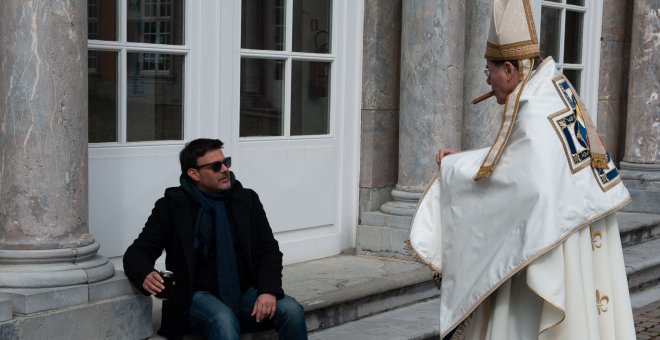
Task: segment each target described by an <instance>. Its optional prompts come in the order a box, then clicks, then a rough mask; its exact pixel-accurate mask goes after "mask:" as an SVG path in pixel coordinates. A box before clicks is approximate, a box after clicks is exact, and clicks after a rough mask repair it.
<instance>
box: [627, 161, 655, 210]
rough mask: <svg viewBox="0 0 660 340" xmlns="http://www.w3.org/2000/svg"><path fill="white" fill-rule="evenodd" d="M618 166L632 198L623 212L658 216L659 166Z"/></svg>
mask: <svg viewBox="0 0 660 340" xmlns="http://www.w3.org/2000/svg"><path fill="white" fill-rule="evenodd" d="M620 166H621V178H622V179H623V183H624V184H625V185H626V187H627V188H628V191H630V196H631V197H632V202H631V203H630V204H628V205H627V206H626V207H625V208H624V209H623V210H624V211H634V212H649V213H656V214H660V164H643V163H629V162H621V164H620Z"/></svg>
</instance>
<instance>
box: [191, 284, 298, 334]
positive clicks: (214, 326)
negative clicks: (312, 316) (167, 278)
mask: <svg viewBox="0 0 660 340" xmlns="http://www.w3.org/2000/svg"><path fill="white" fill-rule="evenodd" d="M256 301H257V290H256V289H255V288H250V289H248V290H247V291H246V292H245V294H243V296H242V297H241V305H240V311H239V313H238V315H236V313H234V312H233V311H232V310H231V308H229V307H227V306H226V305H225V304H224V303H223V302H222V301H221V300H220V299H218V298H217V297H216V296H215V295H213V294H211V293H209V292H203V291H197V292H194V293H193V296H192V303H191V305H190V309H189V310H188V326H189V328H190V329H191V330H192V332H194V333H196V334H198V335H201V336H204V337H206V338H207V339H208V340H220V339H222V340H225V339H227V340H228V339H232V340H238V339H239V338H240V334H241V332H242V333H252V332H260V331H265V330H268V329H273V328H275V329H276V330H277V333H278V335H279V338H280V339H286V340H297V339H307V326H306V325H305V314H304V312H303V308H302V306H301V305H300V304H299V303H298V301H296V300H295V299H294V298H292V297H290V296H288V295H285V296H284V297H283V298H281V299H279V300H277V307H276V310H275V316H273V318H272V319H268V318H266V319H265V320H262V321H261V322H259V323H258V322H257V320H256V319H255V317H253V316H250V314H252V308H253V307H254V303H255V302H256Z"/></svg>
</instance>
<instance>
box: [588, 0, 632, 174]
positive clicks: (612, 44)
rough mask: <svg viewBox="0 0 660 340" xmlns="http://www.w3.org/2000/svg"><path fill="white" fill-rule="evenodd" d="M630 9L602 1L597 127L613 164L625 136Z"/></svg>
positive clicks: (623, 1)
mask: <svg viewBox="0 0 660 340" xmlns="http://www.w3.org/2000/svg"><path fill="white" fill-rule="evenodd" d="M632 7H633V3H632V2H631V1H629V0H603V26H602V30H601V40H600V49H601V52H600V76H599V83H598V124H597V127H598V135H600V137H601V138H602V139H603V142H604V143H605V145H607V151H608V152H609V153H610V155H611V156H612V158H613V159H614V161H615V162H616V163H618V162H619V161H621V159H622V158H623V149H624V138H625V133H626V131H625V126H626V105H627V96H628V74H629V72H630V71H629V69H628V66H629V60H630V27H631V21H632Z"/></svg>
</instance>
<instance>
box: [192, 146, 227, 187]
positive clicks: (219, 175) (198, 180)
mask: <svg viewBox="0 0 660 340" xmlns="http://www.w3.org/2000/svg"><path fill="white" fill-rule="evenodd" d="M224 160H225V155H224V154H223V153H222V150H220V149H215V150H210V151H207V152H206V153H205V154H204V155H203V156H202V157H199V158H197V166H200V165H204V164H206V165H205V166H202V167H199V168H197V169H192V168H191V169H188V176H190V178H192V180H193V181H194V182H195V184H197V187H198V188H199V189H200V190H201V191H204V192H207V193H214V192H220V191H225V190H227V189H229V188H230V186H231V183H230V180H229V168H228V167H227V166H226V165H225V164H222V166H221V167H220V168H219V170H218V171H213V167H212V166H211V164H212V163H214V162H218V161H224Z"/></svg>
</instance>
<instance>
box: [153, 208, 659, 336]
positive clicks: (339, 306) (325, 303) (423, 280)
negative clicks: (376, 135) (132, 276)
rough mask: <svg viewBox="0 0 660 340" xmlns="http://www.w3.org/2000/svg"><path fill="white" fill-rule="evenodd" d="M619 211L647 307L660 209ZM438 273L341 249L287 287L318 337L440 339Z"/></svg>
mask: <svg viewBox="0 0 660 340" xmlns="http://www.w3.org/2000/svg"><path fill="white" fill-rule="evenodd" d="M617 217H618V220H619V227H620V229H621V241H622V244H623V246H624V250H623V251H624V257H625V263H626V271H627V274H628V284H629V286H630V293H631V299H632V303H633V308H634V309H638V308H642V307H644V306H646V305H649V304H651V303H654V302H657V301H660V215H658V214H645V213H630V212H620V213H618V214H617ZM431 274H432V273H431V271H430V270H429V269H428V268H427V267H426V266H425V265H423V264H420V263H417V262H414V261H407V260H402V259H394V258H382V257H370V256H355V255H339V256H334V257H329V258H324V259H319V260H314V261H309V262H304V263H297V264H293V265H288V266H285V268H284V289H285V291H286V293H287V294H289V295H292V296H294V297H295V298H296V299H298V301H299V302H300V303H301V304H302V305H303V306H304V308H305V314H306V319H307V327H308V330H309V332H310V334H309V337H310V339H317V340H318V339H379V340H380V339H388V340H389V339H431V338H433V339H437V338H438V336H439V327H438V318H439V309H440V306H439V299H438V298H439V292H440V291H439V290H438V289H437V288H436V287H435V285H434V283H433V281H432V280H431ZM155 312H156V311H155ZM159 313H160V311H157V313H155V314H154V317H156V318H158V317H159ZM157 314H158V315H157ZM243 338H244V339H255V340H256V339H276V338H277V337H276V334H275V333H274V332H264V333H259V334H254V335H246V336H244V337H243Z"/></svg>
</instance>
